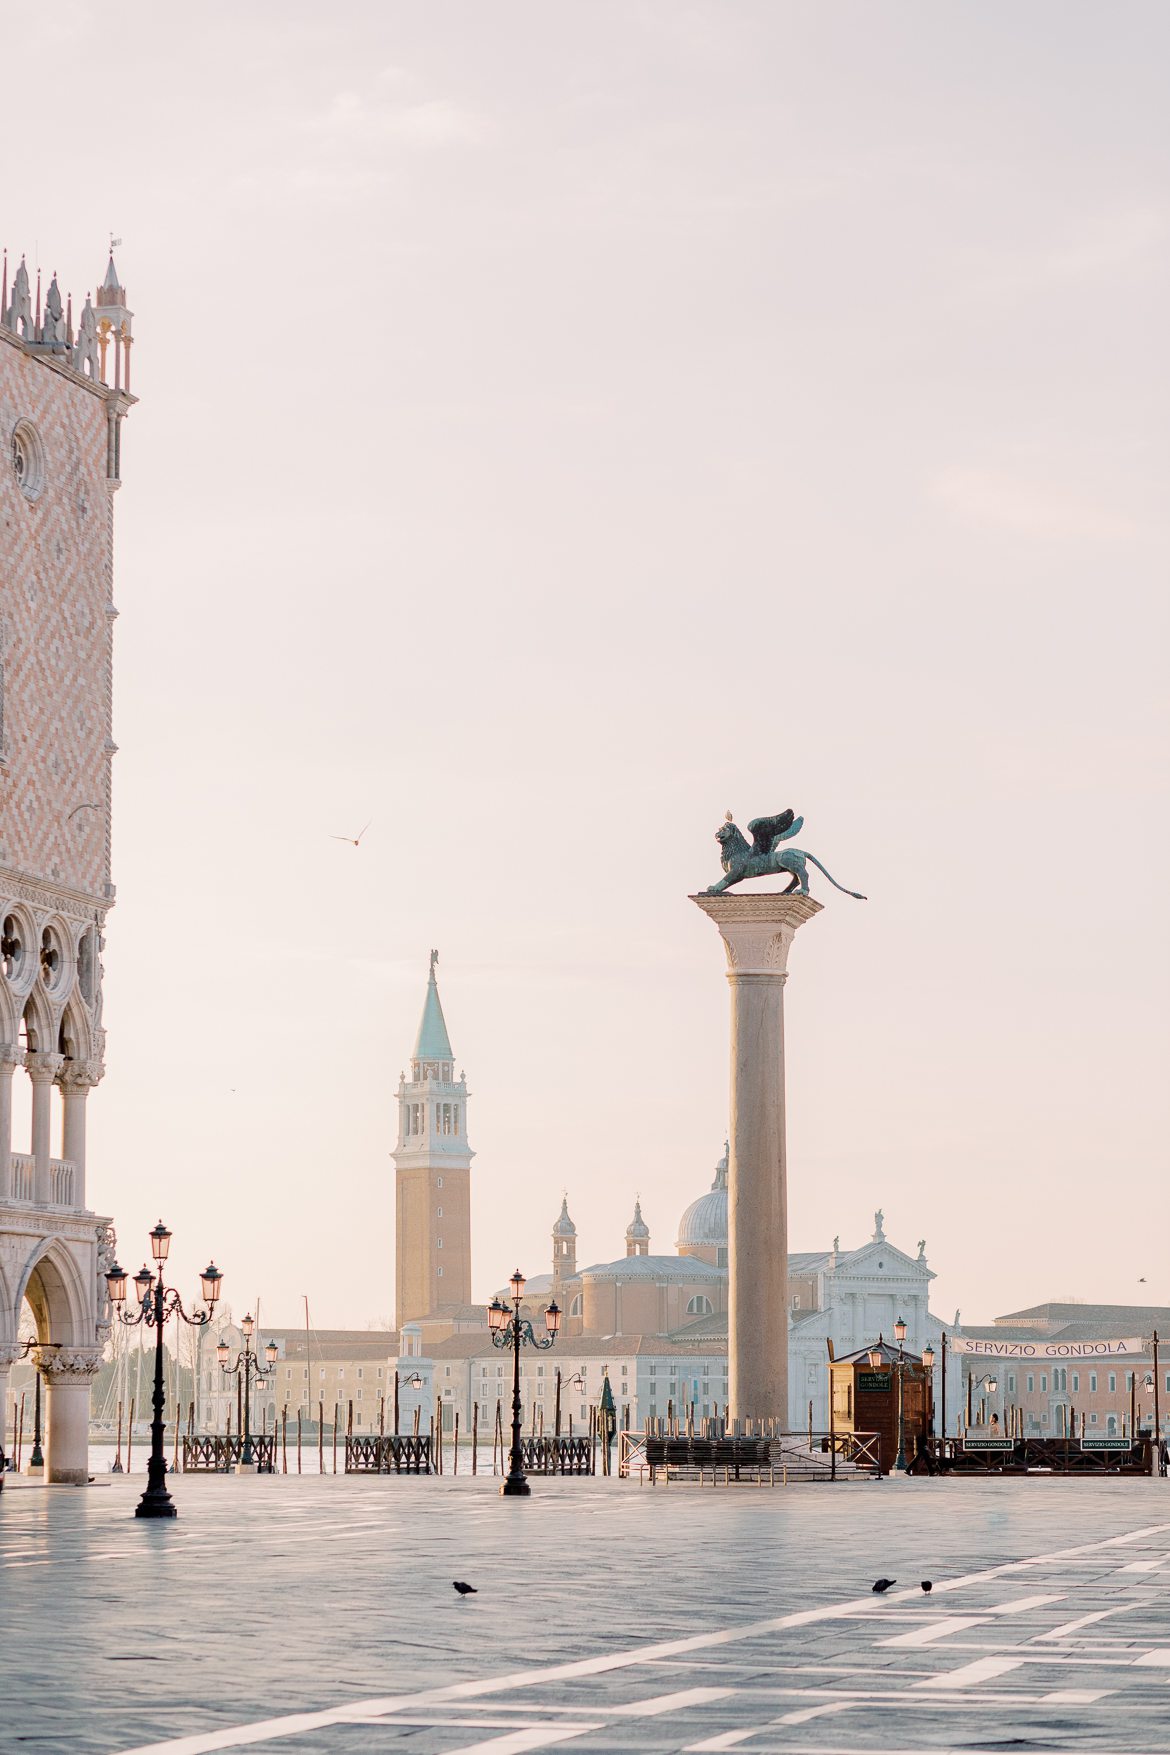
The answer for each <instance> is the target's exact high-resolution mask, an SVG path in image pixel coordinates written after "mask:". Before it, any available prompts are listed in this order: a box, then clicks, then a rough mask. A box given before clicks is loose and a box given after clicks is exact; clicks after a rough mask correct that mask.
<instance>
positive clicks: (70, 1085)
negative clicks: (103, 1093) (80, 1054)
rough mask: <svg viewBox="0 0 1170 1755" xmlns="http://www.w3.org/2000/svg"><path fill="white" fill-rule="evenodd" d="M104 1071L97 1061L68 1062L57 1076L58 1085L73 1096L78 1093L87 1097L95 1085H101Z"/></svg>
mask: <svg viewBox="0 0 1170 1755" xmlns="http://www.w3.org/2000/svg"><path fill="white" fill-rule="evenodd" d="M102 1070H103V1069H102V1066H101V1064H100V1062H98V1061H96V1060H66V1061H65V1063H64V1065H63V1066H62V1068H61V1070H60V1072H59V1073H58V1074H57V1083H58V1084H59V1085H60V1086H61V1087H62V1089H64V1090H68V1091H69V1092H70V1094H71V1095H72V1093H73V1092H74V1091H76V1092H78V1093H79V1094H80V1095H81V1096H82V1097H85V1096H87V1095H88V1094H89V1092H90V1091H91V1090H92V1088H93V1087H94V1085H96V1084H98V1083H100V1081H101V1076H102Z"/></svg>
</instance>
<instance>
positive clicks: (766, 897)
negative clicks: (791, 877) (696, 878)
mask: <svg viewBox="0 0 1170 1755" xmlns="http://www.w3.org/2000/svg"><path fill="white" fill-rule="evenodd" d="M691 901H692V902H693V903H694V904H695V906H696V907H697V908H701V909H702V910H703V913H704V914H706V915H707V917H708V919H710V920H713V921H714V922H715V925H716V926H717V927H718V929H719V936H720V938H721V939H722V940H723V949H724V950H725V951H726V953H727V979H728V980H729V981H734V980H737V979H738V978H739V977H741V976H744V975H758V976H772V977H773V978H778V979H780V980H784V979H786V977H787V974H788V950H789V947H790V945H791V944H792V941H793V939H794V938H795V936H796V929H797V927H799V926H803V925H804V923H805V921H806V920H811V919H812V918H813V916H814V915H816V914H819V913H820V912H821V909H822V908H823V907H824V903H823V902H815V901H814V900H813V898H812V897H811V896H800V895H792V896H785V895H781V894H779V893H778V892H767V891H765V892H764V893H762V894H761V893H759V892H756V893H752V892H750V891H749V892H747V893H745V894H743V895H734V896H733V895H730V894H729V893H728V892H726V891H725V892H724V893H723V894H722V895H719V896H708V895H698V896H692V897H691Z"/></svg>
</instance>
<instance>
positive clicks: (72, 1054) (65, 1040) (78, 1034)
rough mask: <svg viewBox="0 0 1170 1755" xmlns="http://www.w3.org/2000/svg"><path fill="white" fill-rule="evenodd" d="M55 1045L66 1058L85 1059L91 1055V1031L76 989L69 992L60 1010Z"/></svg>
mask: <svg viewBox="0 0 1170 1755" xmlns="http://www.w3.org/2000/svg"><path fill="white" fill-rule="evenodd" d="M55 1047H56V1049H57V1052H58V1053H59V1054H63V1055H65V1057H66V1059H68V1060H76V1061H86V1060H89V1059H91V1058H92V1056H93V1032H92V1030H91V1029H90V1023H89V1018H88V1017H87V1016H86V1011H85V1007H84V1006H83V1005H82V1003H81V997H80V995H79V994H78V993H77V992H76V991H74V992H73V993H72V994H70V996H69V998H68V999H67V1000H66V1002H65V1005H64V1008H63V1010H62V1012H61V1021H60V1023H59V1024H58V1026H57V1040H56V1043H55Z"/></svg>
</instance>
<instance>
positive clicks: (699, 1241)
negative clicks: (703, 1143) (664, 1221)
mask: <svg viewBox="0 0 1170 1755" xmlns="http://www.w3.org/2000/svg"><path fill="white" fill-rule="evenodd" d="M727 1157H728V1150H727V1148H724V1152H723V1156H722V1158H720V1160H719V1162H718V1164H717V1165H716V1166H715V1180H714V1182H713V1183H712V1184H711V1188H710V1192H709V1193H707V1194H701V1195H700V1196H699V1198H698V1200H693V1201H692V1202H691V1204H690V1206H689V1207H688V1208H687V1210H686V1212H685V1213H684V1214H683V1216H682V1218H681V1219H680V1220H679V1222H678V1247H679V1249H694V1248H707V1249H724V1248H726V1246H727Z"/></svg>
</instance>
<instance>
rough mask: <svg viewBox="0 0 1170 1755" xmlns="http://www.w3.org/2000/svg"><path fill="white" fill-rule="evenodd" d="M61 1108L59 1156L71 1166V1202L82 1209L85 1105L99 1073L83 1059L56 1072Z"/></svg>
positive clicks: (71, 1062)
mask: <svg viewBox="0 0 1170 1755" xmlns="http://www.w3.org/2000/svg"><path fill="white" fill-rule="evenodd" d="M57 1082H58V1084H59V1085H60V1087H61V1103H62V1107H63V1110H64V1125H63V1128H62V1139H63V1143H62V1148H61V1156H62V1157H63V1158H68V1159H69V1161H70V1162H71V1163H72V1165H73V1205H74V1206H75V1207H76V1208H77V1210H78V1211H79V1212H83V1211H84V1210H85V1104H86V1099H87V1098H88V1096H89V1093H90V1091H91V1090H92V1089H93V1087H94V1085H96V1084H97V1082H98V1074H97V1073H96V1072H95V1070H94V1068H93V1067H91V1066H89V1065H88V1064H87V1063H86V1062H85V1061H75V1060H67V1061H66V1062H65V1065H64V1066H63V1067H62V1068H61V1071H60V1074H59V1075H58V1080H57Z"/></svg>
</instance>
